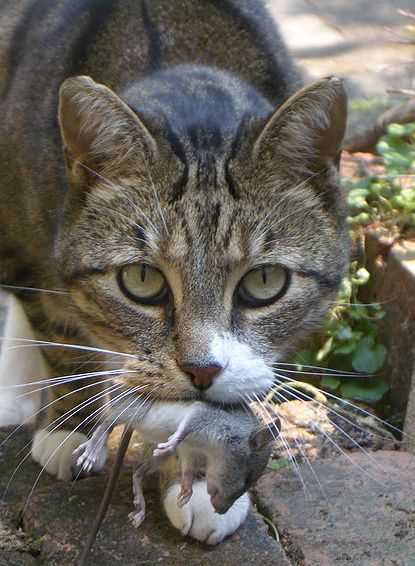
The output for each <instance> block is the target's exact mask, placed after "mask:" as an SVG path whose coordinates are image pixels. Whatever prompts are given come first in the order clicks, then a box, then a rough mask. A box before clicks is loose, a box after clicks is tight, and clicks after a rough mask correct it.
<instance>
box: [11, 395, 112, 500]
mask: <svg viewBox="0 0 415 566" xmlns="http://www.w3.org/2000/svg"><path fill="white" fill-rule="evenodd" d="M115 387H122V385H114V386H112V387H109V388H106V390H105V391H104V392H100V393H99V395H100V397H105V396H106V395H107V393H108V392H109V391H110V390H112V388H115ZM97 395H98V394H97ZM97 395H94V396H93V397H92V398H91V399H88V401H89V402H90V403H92V402H94V401H97V400H98V399H95V397H97ZM84 403H85V401H84ZM84 403H81V405H84ZM81 409H82V407H79V410H81ZM79 410H78V411H76V412H79ZM68 412H69V411H67V413H68ZM67 413H65V414H67ZM72 414H75V412H72V413H71V414H70V415H69V417H67V418H70V417H71V416H72ZM60 418H61V417H58V418H57V419H55V421H54V422H56V421H57V420H59V419H60ZM66 420H67V419H66ZM60 424H61V423H59V424H57V425H56V427H55V428H54V429H52V430H51V431H49V432H48V434H47V435H46V436H45V438H44V439H43V441H44V440H46V439H47V438H48V437H49V436H50V435H51V434H52V432H54V430H56V428H58V427H59V426H60ZM30 444H31V441H30V442H28V443H27V444H26V445H25V446H24V447H23V448H22V449H21V450H20V451H19V452H18V454H17V455H19V454H20V453H21V452H22V451H23V450H25V449H26V448H27V447H28V446H29V445H30ZM30 454H31V452H30V451H29V452H28V453H27V454H26V456H25V457H24V458H23V459H22V460H21V461H20V462H19V464H18V465H17V467H16V468H15V470H14V472H13V473H12V475H11V477H10V479H9V481H8V482H7V485H6V487H5V490H4V493H3V499H4V498H5V497H6V495H7V492H8V490H9V488H10V484H11V482H12V481H13V479H14V477H15V476H16V474H17V472H18V471H19V470H20V468H21V467H22V465H23V464H24V462H25V461H26V460H27V459H28V458H29V456H30ZM53 455H54V454H53ZM49 461H50V460H48V462H46V464H45V466H47V464H48V463H49ZM45 466H44V467H43V468H42V470H41V472H42V471H43V470H44V469H45ZM39 478H40V475H39V476H38V479H37V482H38V481H39ZM36 485H37V484H36Z"/></svg>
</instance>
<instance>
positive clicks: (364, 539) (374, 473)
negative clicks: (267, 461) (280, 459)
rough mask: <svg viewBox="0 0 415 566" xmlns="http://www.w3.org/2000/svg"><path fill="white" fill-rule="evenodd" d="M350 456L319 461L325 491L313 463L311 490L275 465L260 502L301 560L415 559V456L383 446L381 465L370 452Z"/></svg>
mask: <svg viewBox="0 0 415 566" xmlns="http://www.w3.org/2000/svg"><path fill="white" fill-rule="evenodd" d="M349 456H350V458H351V459H352V460H353V464H351V463H350V462H347V461H346V460H345V459H343V458H341V457H338V458H335V459H327V460H323V461H318V462H314V463H313V469H314V472H315V474H316V476H317V477H318V478H319V479H320V481H321V484H322V487H323V490H324V493H322V491H321V490H320V489H318V487H317V486H316V481H315V478H313V476H312V474H311V472H310V470H309V469H308V468H305V467H304V468H302V469H301V473H302V475H303V477H304V481H305V484H306V486H307V488H308V490H309V492H308V493H307V494H305V493H304V490H303V489H302V486H301V484H300V483H299V482H298V480H297V479H296V477H295V475H294V474H293V472H292V470H291V469H285V470H282V471H279V472H274V471H269V472H267V473H266V475H264V476H263V477H262V478H261V479H260V480H259V482H258V484H257V488H256V496H257V499H258V505H259V508H260V509H261V510H262V512H263V513H264V514H266V515H267V516H268V517H270V519H271V520H272V521H273V523H274V524H275V526H276V528H277V530H278V532H279V533H280V540H281V542H282V544H283V546H284V548H285V550H286V552H287V555H288V557H289V558H290V559H291V561H292V563H293V564H295V565H296V566H351V565H353V566H355V565H356V566H414V565H415V492H414V478H415V456H413V455H412V454H409V453H406V452H399V451H387V450H385V451H378V452H376V453H372V454H371V457H372V458H373V459H374V460H375V462H376V464H377V466H376V468H374V467H373V466H370V467H369V466H368V463H369V461H368V456H367V455H365V454H362V453H355V454H350V455H349ZM360 468H365V469H367V470H370V471H369V472H368V473H370V476H369V475H367V474H364V473H362V472H361V469H360ZM313 484H314V486H315V487H313Z"/></svg>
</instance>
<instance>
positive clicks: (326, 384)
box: [321, 375, 341, 391]
mask: <svg viewBox="0 0 415 566" xmlns="http://www.w3.org/2000/svg"><path fill="white" fill-rule="evenodd" d="M340 383H341V381H340V379H338V378H337V377H333V376H332V375H325V376H324V377H323V379H322V380H321V387H323V388H325V389H330V390H331V391H335V390H336V389H337V388H338V386H339V385H340Z"/></svg>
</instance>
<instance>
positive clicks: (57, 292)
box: [0, 283, 69, 295]
mask: <svg viewBox="0 0 415 566" xmlns="http://www.w3.org/2000/svg"><path fill="white" fill-rule="evenodd" d="M0 287H1V288H2V289H16V290H17V291H34V292H38V293H49V294H53V295H69V292H68V291H63V290H60V289H40V288H38V287H24V286H22V285H5V284H4V283H2V284H0Z"/></svg>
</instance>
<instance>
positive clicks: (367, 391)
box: [340, 379, 389, 403]
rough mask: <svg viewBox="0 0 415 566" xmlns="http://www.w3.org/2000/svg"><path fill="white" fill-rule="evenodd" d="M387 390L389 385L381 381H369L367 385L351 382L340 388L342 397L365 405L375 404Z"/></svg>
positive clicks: (360, 381) (356, 381) (355, 381)
mask: <svg viewBox="0 0 415 566" xmlns="http://www.w3.org/2000/svg"><path fill="white" fill-rule="evenodd" d="M388 390H389V385H388V384H387V383H386V382H385V381H383V380H381V379H375V380H371V381H370V382H369V383H368V382H362V380H353V381H351V382H347V383H343V384H342V385H341V386H340V393H341V395H342V397H345V398H346V399H353V400H354V401H363V402H365V403H377V402H378V401H380V400H381V399H382V397H383V396H384V395H385V393H386V392H387V391H388Z"/></svg>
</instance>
